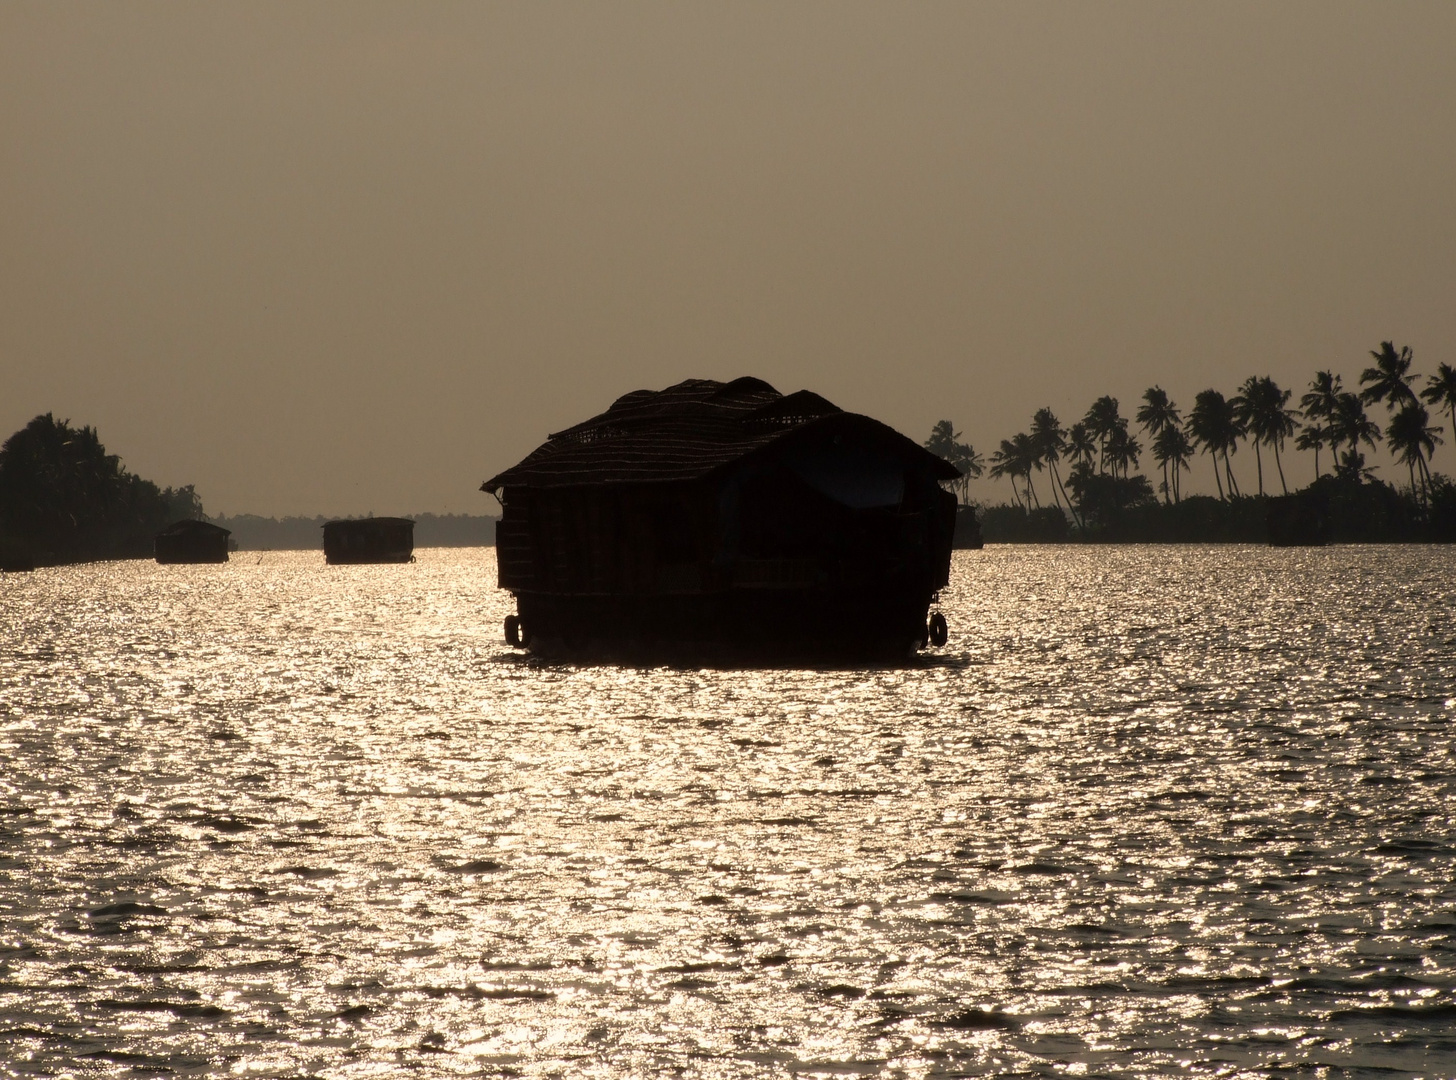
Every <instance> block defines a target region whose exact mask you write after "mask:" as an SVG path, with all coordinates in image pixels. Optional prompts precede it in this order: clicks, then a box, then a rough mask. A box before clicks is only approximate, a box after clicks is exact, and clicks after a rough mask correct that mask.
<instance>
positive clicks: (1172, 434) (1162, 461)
mask: <svg viewBox="0 0 1456 1080" xmlns="http://www.w3.org/2000/svg"><path fill="white" fill-rule="evenodd" d="M1192 457H1193V443H1192V442H1190V441H1189V439H1188V436H1187V435H1186V434H1185V433H1184V431H1183V429H1182V428H1181V427H1179V426H1178V425H1177V424H1169V425H1168V426H1166V427H1164V428H1163V429H1162V430H1161V431H1159V432H1158V434H1157V436H1156V437H1155V438H1154V439H1153V460H1154V461H1156V462H1157V463H1158V464H1159V465H1161V466H1162V467H1163V497H1164V498H1165V499H1167V500H1168V501H1169V502H1174V503H1176V502H1181V501H1182V489H1181V484H1180V481H1179V473H1180V471H1181V470H1183V469H1186V468H1188V462H1189V460H1190V459H1191V458H1192ZM1169 465H1171V466H1172V467H1173V472H1172V484H1171V488H1172V490H1171V491H1170V490H1169V480H1168V476H1169V473H1168V466H1169Z"/></svg>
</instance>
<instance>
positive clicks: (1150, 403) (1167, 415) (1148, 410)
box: [1137, 386, 1186, 498]
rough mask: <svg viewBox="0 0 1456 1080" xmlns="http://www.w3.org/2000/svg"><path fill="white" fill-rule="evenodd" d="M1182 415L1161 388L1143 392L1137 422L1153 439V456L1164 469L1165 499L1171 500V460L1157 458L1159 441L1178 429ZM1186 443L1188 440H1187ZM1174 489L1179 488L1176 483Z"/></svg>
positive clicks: (1151, 388)
mask: <svg viewBox="0 0 1456 1080" xmlns="http://www.w3.org/2000/svg"><path fill="white" fill-rule="evenodd" d="M1182 419H1183V418H1182V415H1181V414H1180V413H1179V411H1178V406H1176V405H1174V404H1173V402H1172V401H1171V400H1170V399H1169V397H1168V395H1167V392H1166V391H1164V390H1163V388H1162V387H1161V386H1153V387H1149V388H1148V389H1147V390H1145V391H1143V404H1142V407H1141V408H1139V409H1138V411H1137V422H1138V424H1139V425H1140V426H1141V427H1142V429H1143V430H1144V431H1146V432H1147V433H1148V435H1150V436H1151V437H1152V439H1153V456H1154V460H1156V461H1157V462H1158V463H1159V464H1160V465H1162V467H1163V497H1164V498H1169V497H1170V491H1169V486H1168V462H1169V460H1171V459H1169V458H1166V457H1163V458H1159V457H1158V456H1157V454H1158V450H1157V445H1158V444H1157V439H1158V436H1160V435H1161V434H1162V433H1163V432H1165V431H1167V430H1168V429H1169V428H1176V427H1178V425H1179V424H1180V423H1181V422H1182ZM1185 441H1186V440H1185ZM1173 487H1175V488H1176V487H1177V483H1176V481H1175V482H1174V484H1173Z"/></svg>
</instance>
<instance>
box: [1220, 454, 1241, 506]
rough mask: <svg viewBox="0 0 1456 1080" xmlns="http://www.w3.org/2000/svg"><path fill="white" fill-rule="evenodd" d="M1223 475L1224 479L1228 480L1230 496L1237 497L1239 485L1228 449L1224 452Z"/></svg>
mask: <svg viewBox="0 0 1456 1080" xmlns="http://www.w3.org/2000/svg"><path fill="white" fill-rule="evenodd" d="M1223 475H1224V479H1225V480H1227V481H1228V490H1229V498H1230V499H1232V498H1235V497H1236V496H1237V495H1238V494H1239V485H1238V481H1236V480H1235V479H1234V467H1233V464H1232V463H1231V462H1230V461H1229V452H1228V451H1227V450H1225V451H1224V452H1223Z"/></svg>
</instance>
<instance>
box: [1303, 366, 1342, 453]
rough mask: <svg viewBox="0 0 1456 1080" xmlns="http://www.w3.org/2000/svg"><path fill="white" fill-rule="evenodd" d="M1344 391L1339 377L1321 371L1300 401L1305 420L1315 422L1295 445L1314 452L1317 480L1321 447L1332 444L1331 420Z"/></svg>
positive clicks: (1306, 428) (1305, 430)
mask: <svg viewBox="0 0 1456 1080" xmlns="http://www.w3.org/2000/svg"><path fill="white" fill-rule="evenodd" d="M1342 389H1343V388H1342V387H1341V386H1340V377H1339V376H1338V375H1336V374H1334V373H1333V372H1330V371H1320V372H1316V373H1315V377H1314V381H1312V382H1311V383H1310V384H1309V393H1307V394H1305V395H1304V397H1302V398H1300V399H1299V407H1300V408H1301V409H1303V410H1304V415H1305V418H1306V419H1307V420H1312V421H1315V422H1314V423H1312V424H1309V425H1307V426H1306V427H1305V429H1304V431H1302V432H1300V435H1299V441H1298V442H1297V443H1295V444H1294V445H1295V446H1297V447H1298V448H1299V449H1300V450H1309V449H1313V450H1314V478H1315V479H1316V480H1318V479H1319V477H1320V467H1319V452H1320V447H1322V446H1326V445H1329V444H1330V431H1329V424H1330V419H1331V418H1332V417H1333V416H1334V415H1335V403H1336V401H1337V400H1338V399H1339V396H1340V393H1341V391H1342Z"/></svg>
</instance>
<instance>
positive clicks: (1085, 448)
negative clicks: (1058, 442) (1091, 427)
mask: <svg viewBox="0 0 1456 1080" xmlns="http://www.w3.org/2000/svg"><path fill="white" fill-rule="evenodd" d="M1067 453H1068V455H1069V456H1070V457H1071V459H1072V461H1073V463H1074V464H1075V463H1077V462H1082V463H1084V464H1088V465H1090V464H1091V463H1092V459H1093V458H1094V457H1096V456H1097V444H1096V443H1095V442H1094V441H1093V440H1092V433H1091V432H1090V431H1088V430H1087V425H1086V424H1084V423H1082V422H1080V421H1078V422H1077V423H1075V424H1073V425H1072V426H1071V427H1069V428H1068V429H1067Z"/></svg>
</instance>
